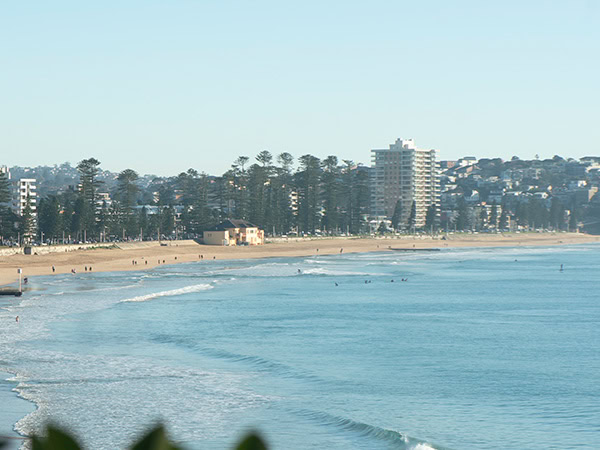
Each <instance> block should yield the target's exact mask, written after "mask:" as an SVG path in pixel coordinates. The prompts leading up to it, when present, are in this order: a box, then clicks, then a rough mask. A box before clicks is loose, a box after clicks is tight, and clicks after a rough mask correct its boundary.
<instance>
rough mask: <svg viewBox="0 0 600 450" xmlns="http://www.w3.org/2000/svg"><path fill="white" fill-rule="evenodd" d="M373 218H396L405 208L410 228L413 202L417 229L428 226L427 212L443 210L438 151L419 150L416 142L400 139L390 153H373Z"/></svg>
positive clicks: (404, 222) (383, 151) (376, 150)
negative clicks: (399, 204)
mask: <svg viewBox="0 0 600 450" xmlns="http://www.w3.org/2000/svg"><path fill="white" fill-rule="evenodd" d="M371 168H372V170H371V215H373V216H380V217H381V216H385V217H392V215H393V214H394V209H395V207H396V203H397V202H398V200H400V203H401V205H402V214H401V223H402V224H404V225H405V226H406V225H407V222H408V219H409V217H410V212H411V208H412V204H413V202H415V205H416V220H415V225H416V227H417V228H421V227H423V226H425V217H426V215H427V209H428V208H429V207H430V206H431V205H434V206H435V207H436V208H437V207H438V206H439V165H438V163H437V161H436V151H435V150H424V149H420V148H417V146H416V144H415V142H414V141H413V140H412V139H406V140H404V139H398V140H396V142H395V143H393V144H391V145H390V148H389V149H382V150H378V149H374V150H371Z"/></svg>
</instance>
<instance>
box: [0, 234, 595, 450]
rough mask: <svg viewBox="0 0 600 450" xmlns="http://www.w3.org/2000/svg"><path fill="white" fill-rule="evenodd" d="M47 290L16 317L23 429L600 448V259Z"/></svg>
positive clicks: (80, 278) (440, 259) (492, 258)
mask: <svg viewBox="0 0 600 450" xmlns="http://www.w3.org/2000/svg"><path fill="white" fill-rule="evenodd" d="M561 264H562V265H563V268H564V270H563V271H560V270H559V269H560V267H561ZM392 280H393V281H392ZM402 280H406V281H402ZM29 286H30V288H31V291H29V292H28V293H27V294H26V295H25V296H24V297H22V298H21V299H7V298H6V299H3V300H2V304H1V305H0V306H1V309H0V324H1V326H0V372H2V373H3V374H4V375H2V381H1V382H0V404H3V405H4V406H3V408H2V411H3V412H2V413H0V432H2V433H3V434H8V433H11V432H12V433H13V434H12V435H13V436H17V433H16V432H14V431H12V430H13V429H14V430H16V431H18V432H20V433H24V434H29V433H32V432H35V431H37V430H39V429H40V427H41V426H42V424H44V423H45V422H47V421H49V420H50V421H53V422H55V423H59V424H61V425H63V426H64V427H66V428H68V429H70V430H73V431H75V432H76V433H77V434H78V435H79V436H80V437H81V439H82V441H83V443H84V444H85V445H86V446H87V448H90V449H111V450H112V449H115V448H124V447H126V446H127V445H128V444H129V443H131V442H132V440H133V439H134V437H135V436H138V435H139V434H140V433H141V432H142V431H144V430H145V429H146V428H147V427H149V426H150V425H152V424H154V423H156V422H158V421H163V422H165V423H166V424H167V426H168V430H169V433H170V435H171V437H172V438H173V439H174V440H175V441H177V442H178V443H180V444H182V445H183V446H185V447H186V448H189V449H200V448H202V449H228V448H231V446H232V445H233V443H234V442H235V441H236V439H238V438H239V437H240V436H241V435H243V434H244V433H245V432H247V431H248V430H250V429H255V430H259V432H260V433H261V434H262V435H263V436H264V438H265V439H266V440H267V442H268V443H269V444H270V446H271V448H273V449H306V448H327V449H348V448H352V449H415V450H416V449H419V450H425V449H484V448H485V449H488V448H503V449H522V448H528V449H537V448H539V449H549V448H557V449H567V448H600V246H599V245H594V244H589V245H577V246H565V247H529V248H528V247H519V248H494V249H491V248H489V249H484V248H481V249H476V248H470V249H442V250H441V251H439V252H422V253H420V252H417V253H412V252H411V253H404V252H382V253H368V254H343V255H336V256H316V255H315V256H313V257H302V258H274V259H263V260H241V261H218V260H217V261H202V262H197V263H189V264H178V265H172V266H161V267H158V268H156V269H152V270H147V271H139V272H117V273H86V274H85V273H84V274H81V273H79V274H77V275H70V274H69V275H58V276H48V277H35V278H31V279H30V282H29ZM17 315H18V316H19V317H20V321H19V323H16V321H15V316H17Z"/></svg>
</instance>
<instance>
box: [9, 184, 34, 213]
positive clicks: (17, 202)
mask: <svg viewBox="0 0 600 450" xmlns="http://www.w3.org/2000/svg"><path fill="white" fill-rule="evenodd" d="M27 201H29V205H30V206H31V212H32V215H33V216H34V217H36V215H37V191H36V180H35V178H21V179H20V180H19V182H18V183H17V195H16V196H15V197H14V210H15V213H17V214H18V215H20V216H22V215H23V211H25V206H26V205H27Z"/></svg>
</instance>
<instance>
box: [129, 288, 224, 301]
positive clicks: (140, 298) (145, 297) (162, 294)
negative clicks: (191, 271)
mask: <svg viewBox="0 0 600 450" xmlns="http://www.w3.org/2000/svg"><path fill="white" fill-rule="evenodd" d="M212 288H213V286H212V285H210V284H194V285H192V286H186V287H182V288H179V289H172V290H169V291H162V292H153V293H151V294H146V295H139V296H137V297H132V298H126V299H124V300H121V301H120V303H125V302H145V301H148V300H152V299H154V298H158V297H173V296H177V295H184V294H189V293H191V292H200V291H207V290H209V289H212Z"/></svg>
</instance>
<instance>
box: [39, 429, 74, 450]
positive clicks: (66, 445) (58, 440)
mask: <svg viewBox="0 0 600 450" xmlns="http://www.w3.org/2000/svg"><path fill="white" fill-rule="evenodd" d="M31 443H32V449H33V450H81V447H80V446H79V444H78V443H77V442H76V441H75V440H74V439H73V438H72V437H71V436H70V435H69V434H67V433H66V432H64V431H61V430H59V429H58V428H56V427H55V426H52V425H49V426H48V428H47V429H46V437H45V438H43V439H42V438H39V437H37V436H33V437H32V438H31Z"/></svg>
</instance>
